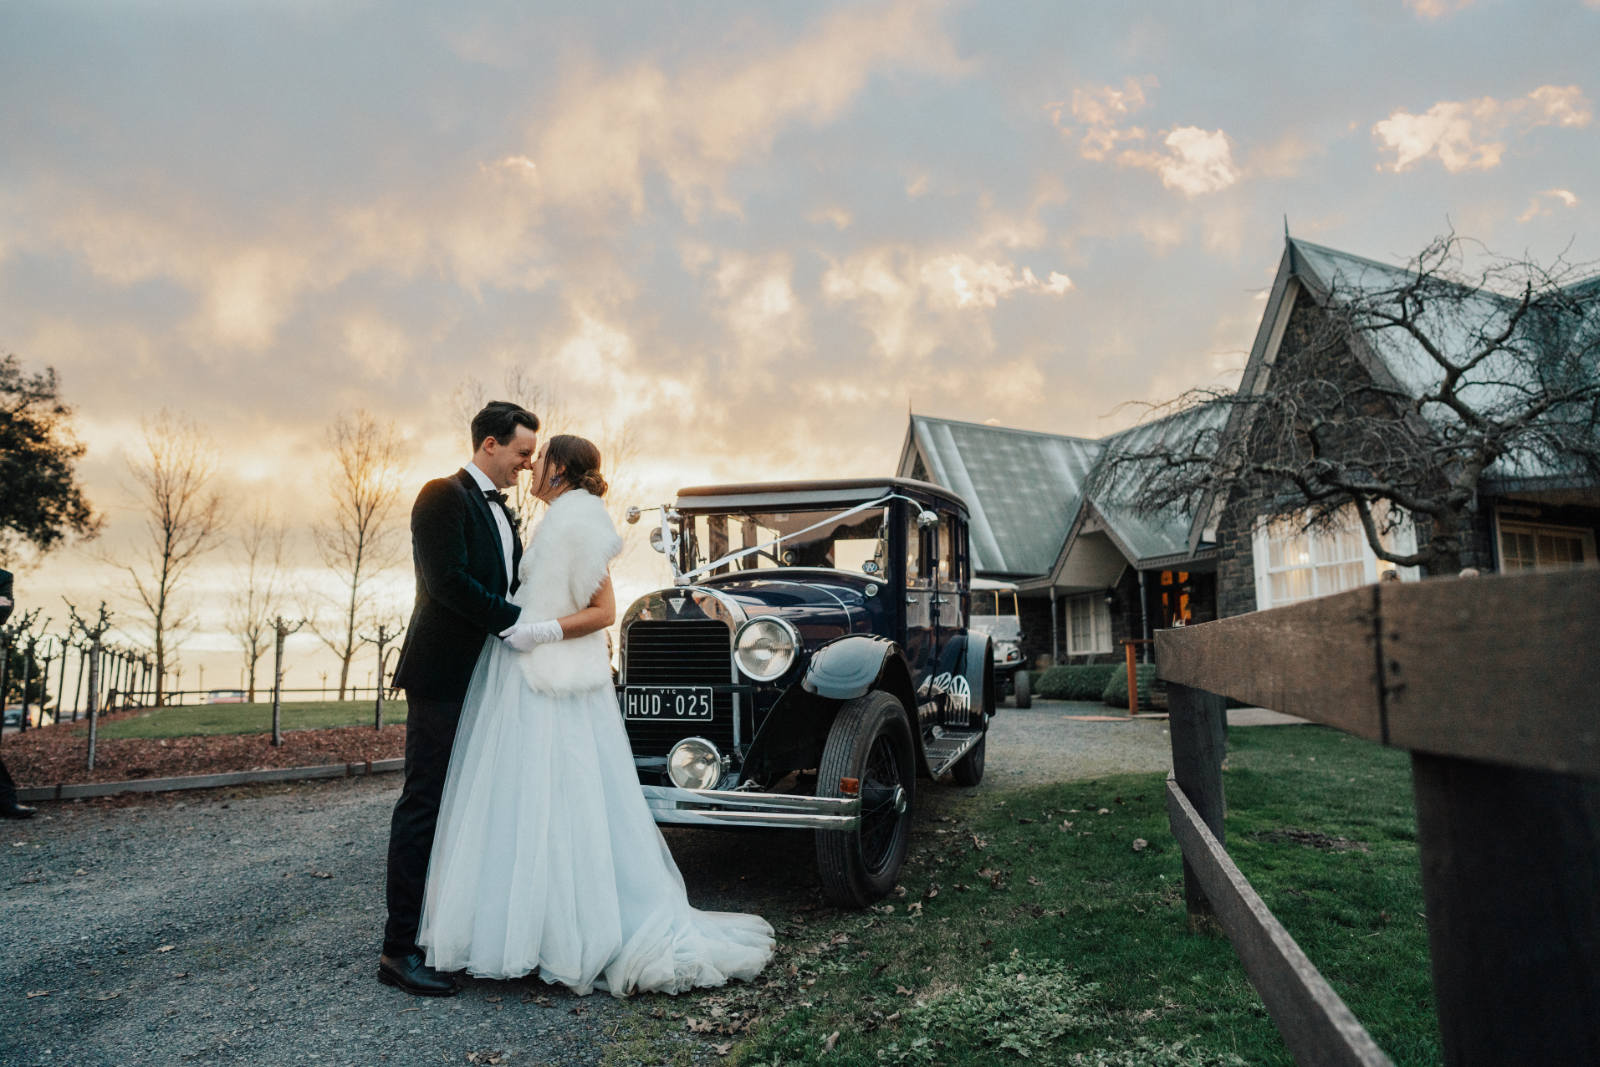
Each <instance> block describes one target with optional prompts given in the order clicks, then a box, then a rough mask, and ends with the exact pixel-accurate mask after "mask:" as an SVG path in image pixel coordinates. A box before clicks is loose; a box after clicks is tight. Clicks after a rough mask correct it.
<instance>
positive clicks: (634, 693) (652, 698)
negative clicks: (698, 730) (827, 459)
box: [622, 685, 711, 722]
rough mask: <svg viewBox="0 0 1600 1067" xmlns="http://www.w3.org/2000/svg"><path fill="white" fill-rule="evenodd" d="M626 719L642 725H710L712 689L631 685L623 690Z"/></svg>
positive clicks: (623, 707)
mask: <svg viewBox="0 0 1600 1067" xmlns="http://www.w3.org/2000/svg"><path fill="white" fill-rule="evenodd" d="M622 717H623V718H624V719H634V720H638V721H641V722H710V721H711V689H710V687H709V686H689V687H686V686H656V685H630V686H626V687H625V688H624V689H623V690H622Z"/></svg>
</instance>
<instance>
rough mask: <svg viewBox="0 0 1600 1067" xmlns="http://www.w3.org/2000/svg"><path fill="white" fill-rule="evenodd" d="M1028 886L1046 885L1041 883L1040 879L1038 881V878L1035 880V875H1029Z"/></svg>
mask: <svg viewBox="0 0 1600 1067" xmlns="http://www.w3.org/2000/svg"><path fill="white" fill-rule="evenodd" d="M1028 884H1029V885H1044V883H1043V882H1041V881H1040V880H1039V879H1037V878H1035V877H1034V876H1033V875H1031V874H1030V875H1028Z"/></svg>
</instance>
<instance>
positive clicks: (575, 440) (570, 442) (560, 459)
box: [544, 433, 607, 496]
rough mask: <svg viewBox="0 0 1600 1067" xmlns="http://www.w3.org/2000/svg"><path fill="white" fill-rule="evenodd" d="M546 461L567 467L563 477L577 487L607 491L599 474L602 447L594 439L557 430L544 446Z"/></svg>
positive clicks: (597, 491)
mask: <svg viewBox="0 0 1600 1067" xmlns="http://www.w3.org/2000/svg"><path fill="white" fill-rule="evenodd" d="M544 461H545V464H546V466H547V467H560V468H561V469H562V470H564V471H565V472H566V473H565V474H564V475H562V477H563V478H564V479H565V480H566V483H567V484H568V485H570V486H572V487H573V488H574V489H582V490H583V491H584V492H586V493H592V494H593V495H595V496H605V495H606V489H607V486H606V480H605V479H604V478H603V477H601V475H600V450H599V449H598V448H596V447H595V446H594V442H593V441H590V440H587V439H585V438H582V437H578V436H576V435H575V434H570V433H561V434H556V435H555V436H554V437H552V438H550V440H549V442H548V443H546V445H545V446H544Z"/></svg>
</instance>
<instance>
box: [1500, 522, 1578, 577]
mask: <svg viewBox="0 0 1600 1067" xmlns="http://www.w3.org/2000/svg"><path fill="white" fill-rule="evenodd" d="M1594 559H1595V555H1594V533H1593V532H1592V531H1590V530H1582V529H1578V528H1576V527H1572V526H1533V525H1530V524H1527V523H1521V522H1502V523H1501V524H1500V568H1501V570H1504V571H1507V572H1510V571H1531V570H1548V569H1553V568H1559V567H1581V566H1583V565H1584V564H1586V563H1593V562H1594Z"/></svg>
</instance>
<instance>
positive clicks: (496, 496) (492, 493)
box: [483, 489, 506, 507]
mask: <svg viewBox="0 0 1600 1067" xmlns="http://www.w3.org/2000/svg"><path fill="white" fill-rule="evenodd" d="M483 495H484V498H485V499H486V500H493V501H494V502H495V503H496V504H499V505H500V506H501V507H505V506H506V495H505V494H504V493H502V492H500V491H499V490H498V489H485V490H484V491H483Z"/></svg>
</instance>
